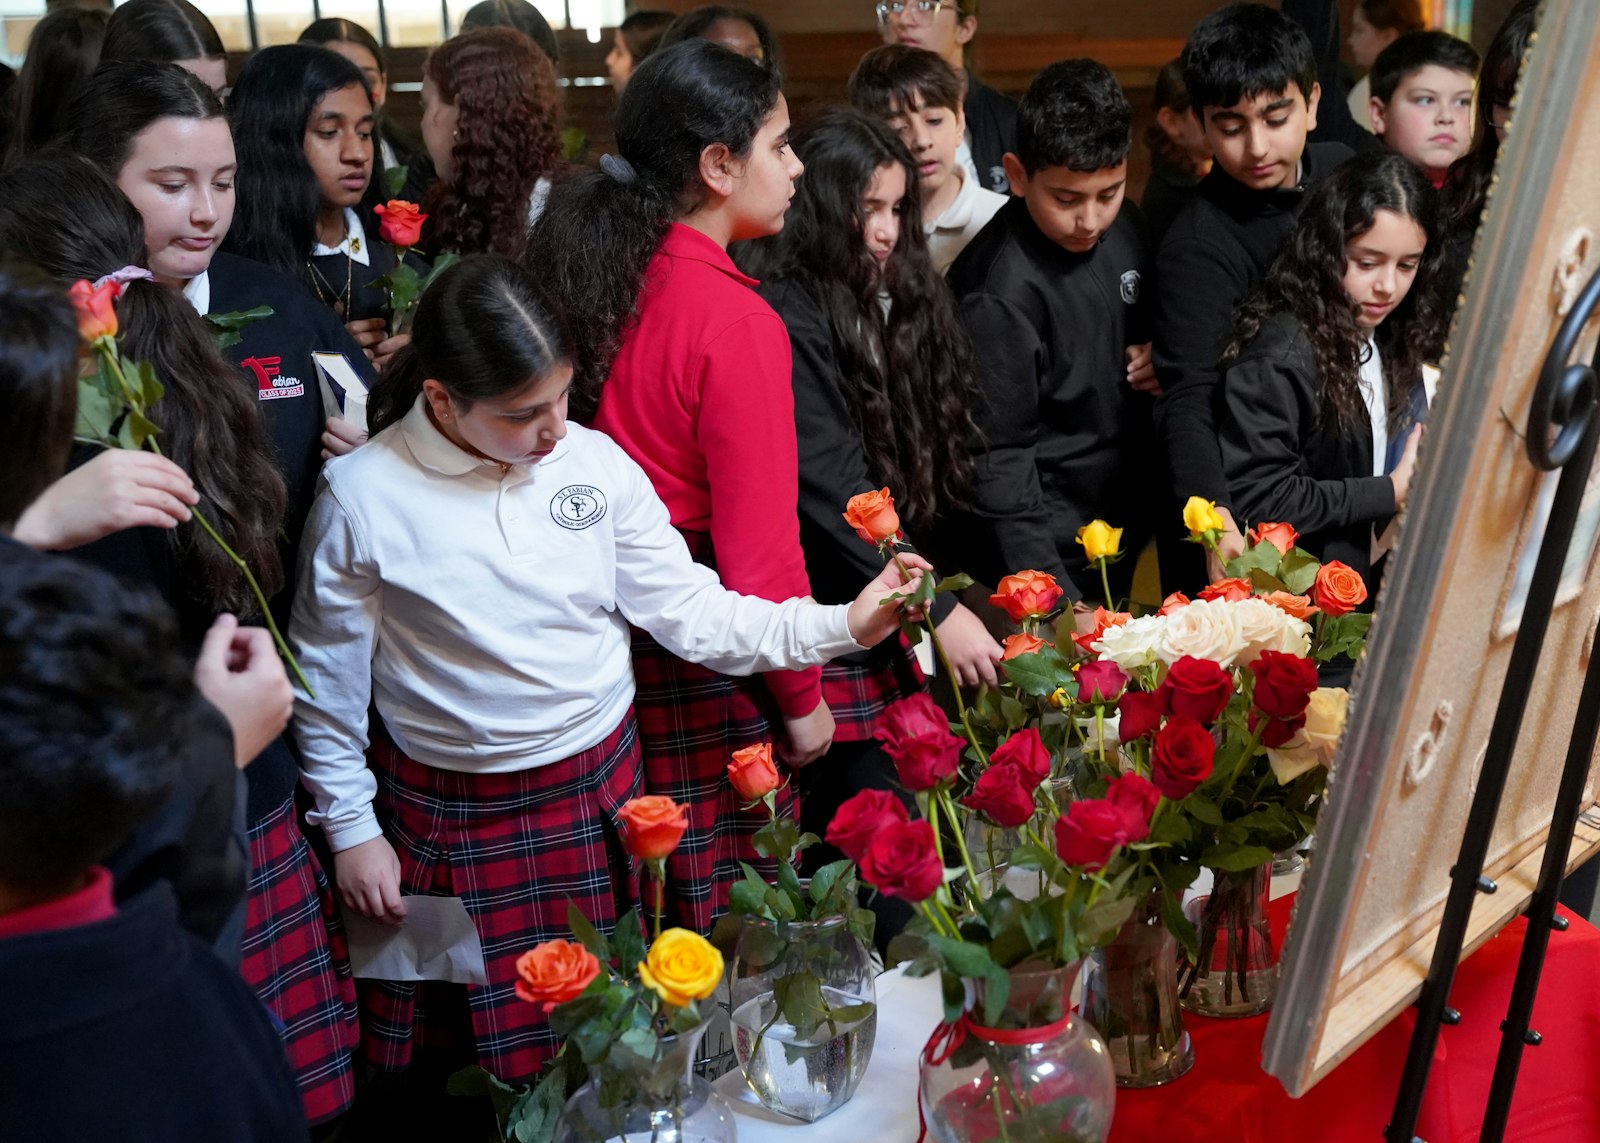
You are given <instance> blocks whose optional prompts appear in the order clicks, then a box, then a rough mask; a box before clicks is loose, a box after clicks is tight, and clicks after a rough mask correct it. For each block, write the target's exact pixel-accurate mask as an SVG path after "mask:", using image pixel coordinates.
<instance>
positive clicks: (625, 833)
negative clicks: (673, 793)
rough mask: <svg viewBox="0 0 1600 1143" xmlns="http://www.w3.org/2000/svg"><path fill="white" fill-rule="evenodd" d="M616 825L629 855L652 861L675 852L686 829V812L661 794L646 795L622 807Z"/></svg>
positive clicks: (687, 819)
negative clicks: (620, 828)
mask: <svg viewBox="0 0 1600 1143" xmlns="http://www.w3.org/2000/svg"><path fill="white" fill-rule="evenodd" d="M617 823H618V824H619V825H620V826H621V827H622V842H623V844H624V845H626V846H627V847H628V852H629V853H631V854H633V856H635V857H637V858H641V859H642V860H645V861H655V860H658V859H660V858H663V857H665V856H666V855H667V854H669V853H671V852H672V851H673V850H674V849H676V848H677V846H678V840H679V839H680V838H681V837H683V831H684V830H686V829H688V828H689V811H688V809H687V807H684V806H680V805H679V804H678V803H677V802H675V801H673V800H672V799H671V798H669V797H667V796H665V795H664V794H646V795H645V796H644V797H642V798H633V799H631V800H629V801H626V802H624V803H622V809H620V810H618V811H617Z"/></svg>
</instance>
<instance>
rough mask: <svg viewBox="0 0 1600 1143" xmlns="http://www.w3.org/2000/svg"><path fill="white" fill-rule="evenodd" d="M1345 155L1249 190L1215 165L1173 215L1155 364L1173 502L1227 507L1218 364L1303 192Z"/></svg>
mask: <svg viewBox="0 0 1600 1143" xmlns="http://www.w3.org/2000/svg"><path fill="white" fill-rule="evenodd" d="M1349 155H1350V149H1349V148H1348V147H1345V146H1343V145H1341V144H1338V143H1312V144H1310V145H1308V146H1307V147H1306V150H1305V154H1304V155H1303V156H1302V158H1301V172H1300V180H1299V182H1298V183H1297V184H1296V185H1295V186H1293V187H1288V188H1279V189H1276V190H1267V191H1257V190H1251V189H1250V188H1249V187H1247V186H1245V185H1244V184H1242V183H1240V182H1238V181H1236V180H1235V179H1234V178H1233V177H1232V176H1230V175H1229V174H1228V173H1227V172H1226V171H1224V170H1223V169H1222V167H1221V166H1220V165H1217V166H1214V167H1212V168H1211V173H1210V174H1208V175H1207V176H1206V177H1205V178H1204V179H1202V180H1200V193H1199V195H1198V196H1197V197H1196V198H1195V199H1194V200H1193V201H1191V202H1190V203H1189V204H1188V205H1187V206H1186V207H1184V209H1183V211H1182V212H1181V213H1180V214H1179V215H1178V217H1177V219H1175V220H1174V221H1173V223H1172V226H1171V228H1170V229H1168V231H1167V234H1166V237H1165V238H1164V239H1163V240H1162V243H1161V250H1160V253H1158V254H1157V255H1156V263H1155V279H1156V303H1155V360H1156V375H1157V376H1158V377H1159V378H1160V381H1161V388H1162V395H1161V398H1160V399H1159V400H1158V401H1157V402H1156V424H1157V427H1158V429H1159V431H1160V434H1161V437H1162V440H1163V443H1164V445H1165V448H1166V453H1167V465H1168V468H1169V470H1170V472H1171V474H1172V485H1173V487H1172V491H1173V493H1174V495H1175V496H1176V497H1177V500H1178V503H1180V504H1181V503H1183V502H1184V501H1185V500H1186V499H1188V498H1189V497H1190V496H1204V497H1205V498H1206V499H1207V500H1215V501H1216V502H1217V503H1218V504H1222V505H1224V506H1227V505H1228V503H1229V497H1228V482H1227V479H1226V477H1225V476H1224V475H1223V471H1222V454H1221V451H1220V449H1219V448H1218V447H1217V433H1216V427H1215V418H1214V415H1213V406H1214V404H1215V401H1216V389H1217V380H1218V374H1217V358H1218V356H1219V355H1220V354H1221V352H1222V349H1223V347H1224V345H1225V344H1226V342H1227V339H1228V334H1229V331H1230V330H1231V329H1232V327H1233V312H1234V308H1235V307H1236V306H1237V305H1238V304H1239V303H1240V302H1241V301H1243V300H1244V297H1245V295H1246V294H1247V293H1249V292H1250V288H1251V287H1252V286H1254V285H1255V284H1256V282H1258V281H1259V280H1260V279H1261V276H1262V275H1263V274H1264V273H1266V269H1267V266H1268V265H1269V264H1270V263H1271V261H1272V259H1273V257H1274V256H1275V255H1276V254H1277V252H1278V248H1279V247H1280V246H1282V245H1283V241H1284V239H1285V238H1286V237H1288V234H1289V231H1290V230H1292V229H1293V228H1294V223H1295V217H1296V215H1297V214H1298V213H1299V211H1300V207H1301V204H1302V203H1304V201H1305V192H1306V191H1307V190H1309V189H1310V188H1311V187H1312V186H1314V185H1315V184H1316V182H1317V181H1318V180H1320V179H1321V178H1323V177H1324V176H1325V175H1327V174H1328V173H1329V172H1330V171H1332V170H1333V169H1334V167H1336V166H1338V165H1339V164H1340V163H1342V162H1343V161H1344V160H1345V159H1346V158H1348V157H1349Z"/></svg>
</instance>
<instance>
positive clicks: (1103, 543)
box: [1078, 520, 1122, 563]
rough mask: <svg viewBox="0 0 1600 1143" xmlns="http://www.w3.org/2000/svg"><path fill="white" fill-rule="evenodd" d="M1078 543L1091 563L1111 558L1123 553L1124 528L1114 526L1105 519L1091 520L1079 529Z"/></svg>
mask: <svg viewBox="0 0 1600 1143" xmlns="http://www.w3.org/2000/svg"><path fill="white" fill-rule="evenodd" d="M1078 543H1080V544H1082V545H1083V554H1084V556H1085V557H1087V558H1088V560H1089V562H1090V563H1093V562H1094V561H1095V560H1109V559H1114V558H1115V557H1117V556H1119V555H1121V554H1122V529H1121V528H1113V527H1112V526H1111V525H1110V524H1107V523H1106V522H1105V521H1104V520H1091V521H1089V522H1088V523H1087V524H1085V525H1084V526H1083V527H1081V528H1079V529H1078Z"/></svg>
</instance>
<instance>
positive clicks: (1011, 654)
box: [1000, 632, 1050, 663]
mask: <svg viewBox="0 0 1600 1143" xmlns="http://www.w3.org/2000/svg"><path fill="white" fill-rule="evenodd" d="M1049 645H1050V644H1048V643H1046V642H1045V641H1044V640H1043V639H1040V638H1039V637H1038V636H1037V635H1029V634H1028V633H1027V632H1019V633H1018V634H1016V635H1008V636H1007V637H1006V641H1005V643H1003V644H1002V646H1003V647H1004V648H1005V654H1003V655H1001V656H1000V661H1001V662H1002V663H1003V662H1005V661H1006V660H1007V659H1015V658H1016V657H1017V656H1018V655H1031V654H1033V653H1034V652H1035V651H1043V650H1044V649H1045V648H1046V647H1048V646H1049Z"/></svg>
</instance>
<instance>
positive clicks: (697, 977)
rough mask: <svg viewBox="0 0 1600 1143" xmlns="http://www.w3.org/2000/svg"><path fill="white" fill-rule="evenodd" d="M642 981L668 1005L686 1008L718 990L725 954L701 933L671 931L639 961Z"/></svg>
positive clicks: (656, 941)
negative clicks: (694, 1001)
mask: <svg viewBox="0 0 1600 1143" xmlns="http://www.w3.org/2000/svg"><path fill="white" fill-rule="evenodd" d="M639 979H640V980H641V981H643V982H644V984H645V986H646V987H647V988H651V989H654V990H655V993H656V995H658V996H660V997H661V999H663V1000H665V1001H666V1002H667V1003H668V1004H672V1005H675V1006H676V1007H678V1008H683V1007H686V1006H687V1005H688V1004H689V1002H690V1001H691V1000H704V999H705V998H706V997H708V996H710V995H711V994H712V993H713V992H715V991H716V988H717V982H718V981H720V980H721V979H722V954H721V953H719V952H718V951H717V950H716V948H715V947H713V945H712V944H711V942H710V941H708V940H706V939H705V938H704V937H702V936H701V935H700V934H699V933H691V932H690V931H689V930H688V929H668V930H667V931H666V932H664V933H662V934H661V935H660V936H659V937H657V938H656V939H655V943H654V944H652V945H651V946H650V951H649V953H647V954H646V955H645V959H644V960H642V961H640V962H639Z"/></svg>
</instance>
